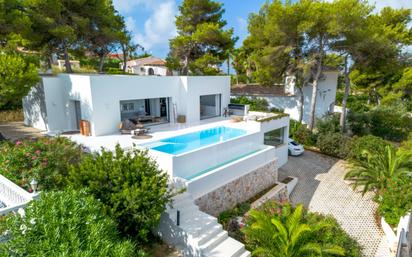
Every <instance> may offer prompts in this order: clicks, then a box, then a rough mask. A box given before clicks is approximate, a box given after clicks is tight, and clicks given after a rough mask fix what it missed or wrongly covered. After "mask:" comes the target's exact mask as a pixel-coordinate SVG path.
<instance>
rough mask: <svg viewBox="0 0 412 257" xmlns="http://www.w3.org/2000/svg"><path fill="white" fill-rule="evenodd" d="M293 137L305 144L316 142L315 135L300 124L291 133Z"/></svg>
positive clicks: (310, 144)
mask: <svg viewBox="0 0 412 257" xmlns="http://www.w3.org/2000/svg"><path fill="white" fill-rule="evenodd" d="M293 139H294V140H295V141H296V142H299V143H301V144H304V145H306V146H313V145H315V144H316V140H317V137H316V135H315V134H313V133H312V132H311V131H310V130H309V129H308V128H307V127H306V126H304V125H302V126H300V127H299V128H298V129H297V130H296V131H295V133H293Z"/></svg>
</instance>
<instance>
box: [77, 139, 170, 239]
mask: <svg viewBox="0 0 412 257" xmlns="http://www.w3.org/2000/svg"><path fill="white" fill-rule="evenodd" d="M167 182H168V176H167V174H166V173H165V172H163V171H161V170H159V168H158V166H157V163H156V162H155V161H154V160H153V159H151V158H149V157H148V155H147V153H146V152H144V151H140V150H137V149H134V150H132V151H130V152H125V151H124V150H122V149H121V148H120V146H119V145H117V146H116V150H115V151H114V152H112V151H106V150H104V149H102V151H101V153H100V154H93V155H86V156H83V158H82V161H81V163H80V165H79V166H77V167H76V166H75V167H73V168H72V169H71V170H70V175H69V184H70V185H72V186H73V187H74V188H83V187H85V188H87V189H88V192H90V193H91V194H92V195H93V196H94V197H95V198H96V199H99V200H100V201H101V202H102V203H103V204H104V205H105V206H106V207H107V208H108V210H109V212H110V214H111V216H112V217H113V218H115V220H116V221H117V223H118V228H119V230H120V231H121V232H122V233H123V234H125V235H131V236H137V237H138V239H139V240H142V241H147V240H148V234H149V233H150V231H151V229H152V228H153V227H154V226H155V225H157V224H158V222H159V220H160V215H161V213H162V212H163V211H164V210H165V208H166V204H168V203H169V202H170V200H171V197H172V192H171V191H170V189H168V183H167Z"/></svg>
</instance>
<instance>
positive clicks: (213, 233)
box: [196, 226, 224, 246]
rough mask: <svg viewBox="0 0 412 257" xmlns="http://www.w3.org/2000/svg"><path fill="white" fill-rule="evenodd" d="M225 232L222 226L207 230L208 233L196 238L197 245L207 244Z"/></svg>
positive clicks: (205, 232)
mask: <svg viewBox="0 0 412 257" xmlns="http://www.w3.org/2000/svg"><path fill="white" fill-rule="evenodd" d="M222 231H224V230H223V228H222V227H221V226H214V227H212V228H211V229H209V230H207V231H203V233H202V234H200V235H199V236H198V237H196V240H197V244H198V245H199V246H200V245H203V244H206V243H207V242H209V240H212V239H213V237H215V236H217V235H219V234H220V233H221V232H222Z"/></svg>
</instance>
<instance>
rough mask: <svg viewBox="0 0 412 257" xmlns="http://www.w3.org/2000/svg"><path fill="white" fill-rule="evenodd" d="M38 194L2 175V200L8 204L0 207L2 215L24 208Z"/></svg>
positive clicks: (0, 177)
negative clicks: (29, 191)
mask: <svg viewBox="0 0 412 257" xmlns="http://www.w3.org/2000/svg"><path fill="white" fill-rule="evenodd" d="M36 196H37V194H30V193H28V192H27V191H26V190H24V189H23V188H21V187H19V186H18V185H16V184H14V183H13V182H12V181H10V180H8V179H7V178H6V177H4V176H2V175H0V201H1V202H2V203H4V204H5V205H6V207H4V208H1V209H0V215H5V214H7V213H9V212H12V211H14V212H15V211H18V210H19V209H21V208H24V207H25V206H26V205H27V204H28V203H29V202H30V201H31V200H33V198H35V197H36Z"/></svg>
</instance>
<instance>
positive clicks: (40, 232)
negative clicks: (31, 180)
mask: <svg viewBox="0 0 412 257" xmlns="http://www.w3.org/2000/svg"><path fill="white" fill-rule="evenodd" d="M102 208H103V206H102V204H101V203H100V202H99V201H97V200H95V199H93V197H91V196H87V195H86V194H85V192H84V191H80V192H77V191H74V190H67V191H60V192H50V193H44V194H42V196H41V198H40V200H38V201H32V202H31V203H30V204H29V205H28V207H27V208H26V211H25V215H24V216H23V217H22V216H20V215H13V216H11V217H9V218H8V219H7V225H8V228H9V233H10V239H9V240H8V241H7V242H6V243H3V244H1V246H0V247H1V249H2V252H3V253H6V255H7V256H113V257H115V256H116V257H117V256H125V257H126V256H135V255H136V254H135V247H134V245H133V244H132V243H131V242H130V241H122V240H121V239H120V237H119V235H118V233H117V230H116V224H115V222H114V221H113V220H111V219H110V218H109V217H107V216H105V215H104V214H103V211H102ZM139 255H140V256H142V252H140V254H139Z"/></svg>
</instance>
